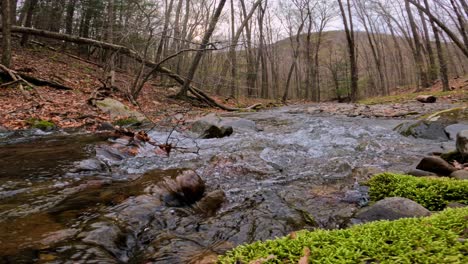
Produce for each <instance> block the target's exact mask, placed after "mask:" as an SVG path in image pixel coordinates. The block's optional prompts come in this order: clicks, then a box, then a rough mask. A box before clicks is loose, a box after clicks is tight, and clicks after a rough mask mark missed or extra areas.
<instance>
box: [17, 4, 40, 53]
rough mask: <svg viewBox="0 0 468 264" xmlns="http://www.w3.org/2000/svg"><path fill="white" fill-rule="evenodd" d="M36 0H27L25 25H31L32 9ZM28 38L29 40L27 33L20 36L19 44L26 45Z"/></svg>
mask: <svg viewBox="0 0 468 264" xmlns="http://www.w3.org/2000/svg"><path fill="white" fill-rule="evenodd" d="M37 1H38V0H29V2H28V6H27V12H26V21H25V27H31V26H32V16H33V14H34V10H35V9H36V5H37ZM28 40H29V35H28V34H23V37H22V38H21V46H26V45H27V44H28Z"/></svg>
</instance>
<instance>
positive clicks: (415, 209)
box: [354, 197, 431, 223]
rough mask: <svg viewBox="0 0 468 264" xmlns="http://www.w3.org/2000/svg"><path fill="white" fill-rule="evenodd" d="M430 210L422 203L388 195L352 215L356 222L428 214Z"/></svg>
mask: <svg viewBox="0 0 468 264" xmlns="http://www.w3.org/2000/svg"><path fill="white" fill-rule="evenodd" d="M430 214H431V212H430V211H429V210H427V209H426V208H424V207H423V206H422V205H420V204H418V203H416V202H414V201H412V200H410V199H407V198H402V197H390V198H385V199H383V200H380V201H378V202H376V203H375V204H373V205H371V206H369V207H365V208H362V209H361V210H360V211H358V212H357V213H356V215H355V216H354V218H355V219H357V220H358V222H363V223H366V222H371V221H377V220H396V219H400V218H406V217H422V216H428V215H430Z"/></svg>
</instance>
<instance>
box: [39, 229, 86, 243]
mask: <svg viewBox="0 0 468 264" xmlns="http://www.w3.org/2000/svg"><path fill="white" fill-rule="evenodd" d="M78 231H79V230H78V229H73V228H70V229H63V230H59V231H56V232H52V233H48V234H46V235H45V238H43V239H42V240H41V241H40V242H39V243H41V244H42V245H43V246H51V245H54V244H57V243H59V242H62V241H64V240H67V239H69V238H72V237H74V236H75V235H76V234H77V233H78Z"/></svg>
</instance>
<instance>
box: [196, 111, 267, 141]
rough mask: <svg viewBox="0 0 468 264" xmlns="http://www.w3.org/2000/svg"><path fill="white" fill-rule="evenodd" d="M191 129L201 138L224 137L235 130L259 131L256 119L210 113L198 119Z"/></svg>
mask: <svg viewBox="0 0 468 264" xmlns="http://www.w3.org/2000/svg"><path fill="white" fill-rule="evenodd" d="M191 131H192V132H193V133H195V134H197V135H198V137H200V138H205V139H208V138H223V137H227V136H230V135H231V134H232V133H233V132H235V131H236V132H240V131H259V129H258V128H257V125H256V124H255V122H254V121H252V120H248V119H244V118H239V117H220V116H217V115H216V114H209V115H207V116H204V117H202V118H200V119H198V120H196V121H195V122H194V123H193V124H192V127H191Z"/></svg>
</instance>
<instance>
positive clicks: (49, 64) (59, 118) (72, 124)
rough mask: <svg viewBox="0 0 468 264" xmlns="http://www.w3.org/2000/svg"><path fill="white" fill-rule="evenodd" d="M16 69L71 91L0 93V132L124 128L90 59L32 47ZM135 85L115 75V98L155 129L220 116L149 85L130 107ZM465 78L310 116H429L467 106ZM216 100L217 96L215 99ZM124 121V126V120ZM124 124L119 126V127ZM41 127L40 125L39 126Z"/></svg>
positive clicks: (324, 107)
mask: <svg viewBox="0 0 468 264" xmlns="http://www.w3.org/2000/svg"><path fill="white" fill-rule="evenodd" d="M14 54H15V56H14V59H13V65H12V68H13V69H14V70H16V71H18V72H22V73H27V74H29V75H32V76H35V77H37V78H41V79H46V80H52V81H56V82H58V83H61V84H63V85H65V86H66V87H69V88H71V90H61V89H57V88H52V87H48V86H40V87H39V86H38V87H34V88H32V87H25V89H24V90H23V91H21V90H19V89H16V88H14V87H15V86H11V87H3V88H1V89H0V98H2V104H0V113H2V114H1V115H0V129H3V130H22V129H28V128H32V127H39V128H40V127H45V128H48V127H56V128H60V129H72V128H80V129H84V130H88V131H94V130H96V129H97V128H98V127H99V126H100V124H102V123H114V124H119V121H121V122H124V123H125V121H126V120H125V119H126V118H127V117H126V116H119V115H112V114H111V113H109V112H108V111H103V110H102V109H99V108H97V107H94V106H92V105H90V104H89V103H88V100H89V99H90V98H91V97H92V95H93V94H94V93H95V92H96V90H97V89H98V88H100V87H102V83H101V82H100V81H99V78H101V77H102V76H100V73H101V72H102V69H101V68H100V67H99V66H98V65H97V64H96V63H91V62H89V61H86V60H78V59H75V58H73V57H70V56H67V55H65V54H64V53H60V52H54V51H51V50H47V49H45V48H42V47H35V46H32V47H30V48H27V49H23V48H19V49H16V50H15V52H14ZM132 82H133V76H131V75H129V74H126V73H125V72H123V71H117V74H116V86H117V87H118V90H116V91H114V92H112V93H111V95H110V98H112V99H115V100H117V101H119V102H121V103H123V105H124V106H125V107H126V108H127V109H129V110H131V111H137V112H140V113H142V114H143V115H144V116H145V117H147V118H148V119H149V120H150V121H151V122H153V123H156V124H161V123H170V122H171V119H172V118H173V117H174V116H176V115H178V114H180V113H183V114H184V119H186V120H192V119H194V118H196V117H198V116H202V115H206V114H207V113H213V112H222V111H220V110H218V109H214V108H207V107H203V105H202V104H200V105H196V104H195V105H194V104H193V103H189V102H185V101H181V100H176V99H173V98H171V96H172V95H174V94H176V92H177V90H178V88H177V87H171V86H167V85H165V86H161V85H159V84H158V83H157V81H154V82H148V83H147V84H146V85H145V87H144V89H143V91H142V94H141V95H140V99H139V100H138V102H139V106H134V105H132V104H131V103H130V102H129V100H128V99H127V98H126V96H125V94H124V93H123V92H122V91H126V90H127V89H128V88H129V87H130V85H131V84H132ZM467 84H468V81H467V78H464V77H460V78H457V79H453V80H451V86H452V87H453V91H450V92H444V93H441V92H439V90H440V84H437V83H436V84H435V85H434V86H433V87H432V88H430V89H427V90H426V91H425V92H427V93H433V94H434V95H437V97H438V102H437V103H435V104H421V103H418V102H415V100H414V97H415V95H416V94H414V93H412V91H411V90H410V89H406V90H402V91H401V93H400V94H397V95H392V96H388V97H377V98H371V99H366V100H363V101H361V102H359V104H335V103H324V104H313V105H311V108H310V112H323V113H328V114H332V115H335V114H338V115H340V114H346V115H348V116H364V117H385V118H386V117H398V118H405V117H411V116H417V115H422V114H427V113H429V112H431V111H438V110H442V109H444V108H445V109H446V108H450V105H460V104H464V103H466V102H467V98H468V85H467ZM215 98H216V97H215ZM216 99H217V100H218V102H222V103H223V104H226V105H228V106H231V107H248V106H250V105H255V104H262V108H269V107H275V106H281V104H279V103H278V102H276V101H274V100H265V99H252V98H241V99H239V100H238V101H234V100H227V101H226V100H224V98H216ZM289 104H292V105H295V104H310V102H304V101H301V102H297V101H289ZM122 120H123V121H122ZM121 122H120V123H121ZM38 124H39V125H38Z"/></svg>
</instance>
